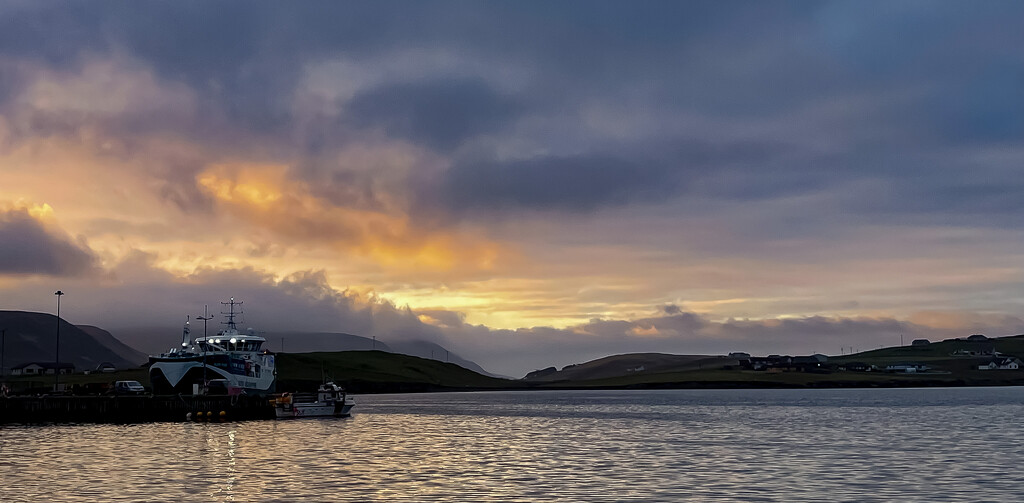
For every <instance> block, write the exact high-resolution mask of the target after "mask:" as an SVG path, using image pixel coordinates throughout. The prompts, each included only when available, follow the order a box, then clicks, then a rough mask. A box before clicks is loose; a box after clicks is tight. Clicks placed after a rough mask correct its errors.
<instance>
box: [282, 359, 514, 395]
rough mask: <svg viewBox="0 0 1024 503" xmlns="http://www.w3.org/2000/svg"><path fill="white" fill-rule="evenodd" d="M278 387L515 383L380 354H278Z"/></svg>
mask: <svg viewBox="0 0 1024 503" xmlns="http://www.w3.org/2000/svg"><path fill="white" fill-rule="evenodd" d="M277 369H278V373H277V379H278V389H281V390H283V389H309V388H311V387H312V388H315V387H316V386H317V385H318V384H319V383H321V382H322V379H323V377H324V376H326V377H327V378H330V379H333V380H334V382H337V383H338V384H341V385H342V386H344V387H345V388H347V389H349V390H352V391H354V392H362V393H367V392H384V391H437V390H457V389H502V388H510V387H513V386H515V382H514V381H509V380H506V379H498V378H495V377H489V376H485V375H481V374H478V373H476V372H473V371H471V370H467V369H465V368H463V367H460V366H458V365H455V364H454V363H445V362H440V361H437V360H431V359H427V358H419V357H416V356H408V355H403V354H397V353H387V352H384V351H340V352H323V353H283V354H279V355H278V356H277Z"/></svg>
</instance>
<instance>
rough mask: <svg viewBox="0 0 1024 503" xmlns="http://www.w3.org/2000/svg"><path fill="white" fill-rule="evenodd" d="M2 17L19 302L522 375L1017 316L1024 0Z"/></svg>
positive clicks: (1021, 288)
mask: <svg viewBox="0 0 1024 503" xmlns="http://www.w3.org/2000/svg"><path fill="white" fill-rule="evenodd" d="M0 14H2V15H0V75H2V77H0V309H4V310H24V311H33V312H46V313H52V312H53V311H54V307H55V304H56V301H55V300H54V298H53V295H52V292H54V291H57V290H61V291H64V292H66V293H67V295H66V296H64V298H63V303H62V305H61V318H63V319H65V320H68V319H74V320H75V322H74V323H75V324H81V325H95V326H98V327H101V328H103V329H106V330H109V331H111V333H115V332H114V330H116V329H124V328H128V327H130V326H140V323H142V322H143V321H145V322H146V324H147V326H153V327H159V326H162V327H166V334H168V335H169V340H173V338H174V336H175V335H174V334H175V333H176V331H178V330H180V324H181V323H182V322H183V321H184V317H185V315H191V316H193V317H194V316H195V315H197V314H202V313H203V308H204V305H209V306H210V308H211V309H210V312H211V313H219V311H220V309H219V307H220V306H219V304H218V303H219V302H220V301H222V300H225V299H227V298H229V297H235V298H237V299H239V300H241V301H243V302H245V306H244V307H245V309H246V313H245V314H246V319H248V320H251V321H252V324H253V325H255V326H256V327H257V328H258V329H260V330H286V329H287V330H294V331H309V332H313V331H321V332H341V333H349V334H353V335H359V336H362V337H367V338H371V337H377V338H379V339H381V340H384V341H386V340H396V341H397V340H415V339H422V340H426V341H430V342H435V343H437V344H440V345H442V346H445V347H446V348H448V349H449V350H451V351H453V352H457V353H458V354H459V355H461V356H462V357H463V358H466V359H468V360H471V361H474V362H476V363H478V364H479V365H481V366H482V367H484V368H485V369H487V370H488V371H489V372H494V373H497V374H503V375H520V376H521V375H525V374H526V372H529V371H531V370H537V369H542V368H547V367H551V366H554V367H558V368H561V367H563V366H565V365H569V364H572V363H581V362H583V361H589V360H592V359H595V358H598V357H601V356H608V355H614V354H621V353H634V352H665V353H674V354H728V353H730V352H734V351H741V352H747V353H751V354H754V353H758V354H761V353H764V354H768V352H771V353H780V354H783V353H790V354H812V353H822V354H833V353H838V352H839V351H840V348H848V347H851V346H852V347H854V348H858V349H859V348H874V347H877V346H882V345H884V346H887V347H888V346H892V345H894V344H893V342H894V341H895V340H898V339H899V337H900V336H901V334H902V335H903V336H905V337H906V340H907V341H908V342H909V341H911V340H913V339H917V338H924V339H929V340H944V339H947V338H952V337H965V336H967V335H970V334H975V333H981V334H986V335H990V336H1001V335H993V334H1020V333H1022V332H1024V318H1022V313H1024V281H1022V280H1024V266H1022V265H1021V264H1022V261H1021V258H1022V250H1024V230H1022V229H1021V228H1020V227H1019V225H1018V220H1019V213H1020V212H1019V208H1020V201H1021V200H1024V170H1021V169H1020V167H1021V162H1022V161H1024V100H1022V99H1021V94H1020V89H1021V87H1022V84H1024V58H1022V56H1021V52H1020V47H1024V31H1022V30H1020V24H1019V22H1017V21H1016V20H1019V19H1022V18H1024V4H1021V3H1016V2H1000V1H993V2H985V3H983V4H965V3H962V2H948V1H937V2H931V3H929V4H927V5H921V4H919V3H915V2H898V1H897V2H892V1H886V2H881V1H879V2H871V1H869V2H858V3H846V2H834V1H827V2H811V3H806V2H796V1H789V2H777V3H763V2H728V3H721V2H687V3H675V2H645V3H643V4H626V3H616V2H560V3H557V4H551V3H547V2H517V3H514V4H490V3H479V4H474V3H468V4H467V3H456V2H430V3H423V4H408V3H391V2H380V3H374V4H370V5H361V4H349V3H325V4H305V5H280V4H274V3H262V2H256V3H245V4H241V3H233V2H224V3H218V4H204V5H201V6H197V5H194V4H162V3H129V4H108V3H103V4H88V5H86V4H80V5H78V4H73V5H58V4H47V3H35V2H13V3H7V4H4V5H2V6H0ZM168 19H173V20H174V22H173V23H169V22H168V21H167V20H168ZM215 316H219V315H217V314H215ZM215 321H216V320H215ZM211 324H212V323H211ZM115 336H116V333H115ZM765 348H776V349H772V350H770V351H766V350H765ZM595 355H598V356H595Z"/></svg>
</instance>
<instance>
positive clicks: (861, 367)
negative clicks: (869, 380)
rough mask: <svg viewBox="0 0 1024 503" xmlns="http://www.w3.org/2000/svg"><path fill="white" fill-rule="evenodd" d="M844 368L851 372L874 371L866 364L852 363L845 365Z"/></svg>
mask: <svg viewBox="0 0 1024 503" xmlns="http://www.w3.org/2000/svg"><path fill="white" fill-rule="evenodd" d="M844 367H845V368H846V370H849V371H851V372H870V371H871V369H872V365H868V364H867V363H864V362H850V363H847V364H846V365H844Z"/></svg>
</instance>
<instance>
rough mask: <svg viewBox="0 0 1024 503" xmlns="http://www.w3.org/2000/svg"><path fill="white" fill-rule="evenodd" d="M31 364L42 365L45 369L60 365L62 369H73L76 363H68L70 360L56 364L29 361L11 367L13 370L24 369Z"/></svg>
mask: <svg viewBox="0 0 1024 503" xmlns="http://www.w3.org/2000/svg"><path fill="white" fill-rule="evenodd" d="M29 365H36V366H38V367H42V368H44V369H52V368H57V366H58V365H59V366H60V368H62V369H73V368H75V365H74V364H73V363H68V362H60V363H58V364H54V363H53V362H28V363H22V364H21V365H15V366H14V367H11V369H12V370H16V369H23V368H25V367H28V366H29Z"/></svg>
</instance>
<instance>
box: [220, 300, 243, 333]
mask: <svg viewBox="0 0 1024 503" xmlns="http://www.w3.org/2000/svg"><path fill="white" fill-rule="evenodd" d="M221 305H223V306H228V312H226V313H225V312H224V311H221V312H220V314H226V315H227V317H228V321H222V322H221V323H223V324H225V325H227V326H228V330H238V328H237V327H236V326H235V316H237V315H240V314H242V312H243V311H242V307H241V306H242V303H241V302H235V298H234V297H231V301H230V302H221ZM235 306H239V307H238V312H237V313H236V312H235Z"/></svg>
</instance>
